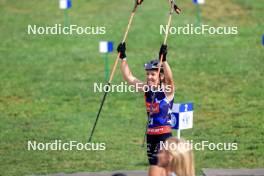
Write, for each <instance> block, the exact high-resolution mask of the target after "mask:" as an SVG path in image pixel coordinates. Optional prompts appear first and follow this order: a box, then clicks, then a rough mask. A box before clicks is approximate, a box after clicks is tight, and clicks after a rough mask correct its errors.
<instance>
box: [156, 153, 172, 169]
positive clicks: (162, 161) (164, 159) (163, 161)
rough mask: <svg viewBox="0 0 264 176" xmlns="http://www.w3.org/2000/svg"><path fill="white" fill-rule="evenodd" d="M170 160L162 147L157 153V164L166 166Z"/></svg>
mask: <svg viewBox="0 0 264 176" xmlns="http://www.w3.org/2000/svg"><path fill="white" fill-rule="evenodd" d="M170 160H171V156H170V155H169V153H168V152H167V151H166V150H165V149H162V150H160V151H159V153H158V166H160V167H163V168H166V167H168V165H169V162H170Z"/></svg>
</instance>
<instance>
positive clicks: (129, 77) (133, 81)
mask: <svg viewBox="0 0 264 176" xmlns="http://www.w3.org/2000/svg"><path fill="white" fill-rule="evenodd" d="M117 51H118V52H119V53H120V55H119V57H120V59H121V67H120V68H121V72H122V74H123V77H124V80H125V81H126V82H127V83H128V84H130V85H133V86H135V88H136V89H137V90H139V91H143V86H144V85H145V84H144V83H143V82H142V81H140V80H139V79H137V78H136V77H135V76H133V74H132V72H131V71H130V69H129V66H128V63H127V60H126V43H120V44H119V46H118V47H117Z"/></svg>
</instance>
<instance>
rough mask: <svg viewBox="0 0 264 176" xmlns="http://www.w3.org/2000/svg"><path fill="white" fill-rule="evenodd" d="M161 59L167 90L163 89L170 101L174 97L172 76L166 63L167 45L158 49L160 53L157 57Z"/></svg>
mask: <svg viewBox="0 0 264 176" xmlns="http://www.w3.org/2000/svg"><path fill="white" fill-rule="evenodd" d="M161 55H163V57H162V63H163V70H164V77H165V86H166V87H168V86H169V88H168V89H165V93H166V96H167V98H168V99H169V100H172V99H173V97H174V90H175V86H174V81H173V74H172V71H171V68H170V65H169V63H168V62H167V58H166V57H167V45H161V47H160V52H159V57H160V58H161Z"/></svg>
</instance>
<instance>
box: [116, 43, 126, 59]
mask: <svg viewBox="0 0 264 176" xmlns="http://www.w3.org/2000/svg"><path fill="white" fill-rule="evenodd" d="M117 52H118V53H120V54H119V58H120V59H122V60H123V59H124V58H126V42H124V43H120V44H119V45H118V47H117Z"/></svg>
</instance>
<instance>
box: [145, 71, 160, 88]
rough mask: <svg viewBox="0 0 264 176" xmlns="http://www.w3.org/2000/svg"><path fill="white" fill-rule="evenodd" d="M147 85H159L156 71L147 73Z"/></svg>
mask: <svg viewBox="0 0 264 176" xmlns="http://www.w3.org/2000/svg"><path fill="white" fill-rule="evenodd" d="M147 83H148V85H149V86H157V85H158V84H159V75H158V71H156V70H148V71H147Z"/></svg>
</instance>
